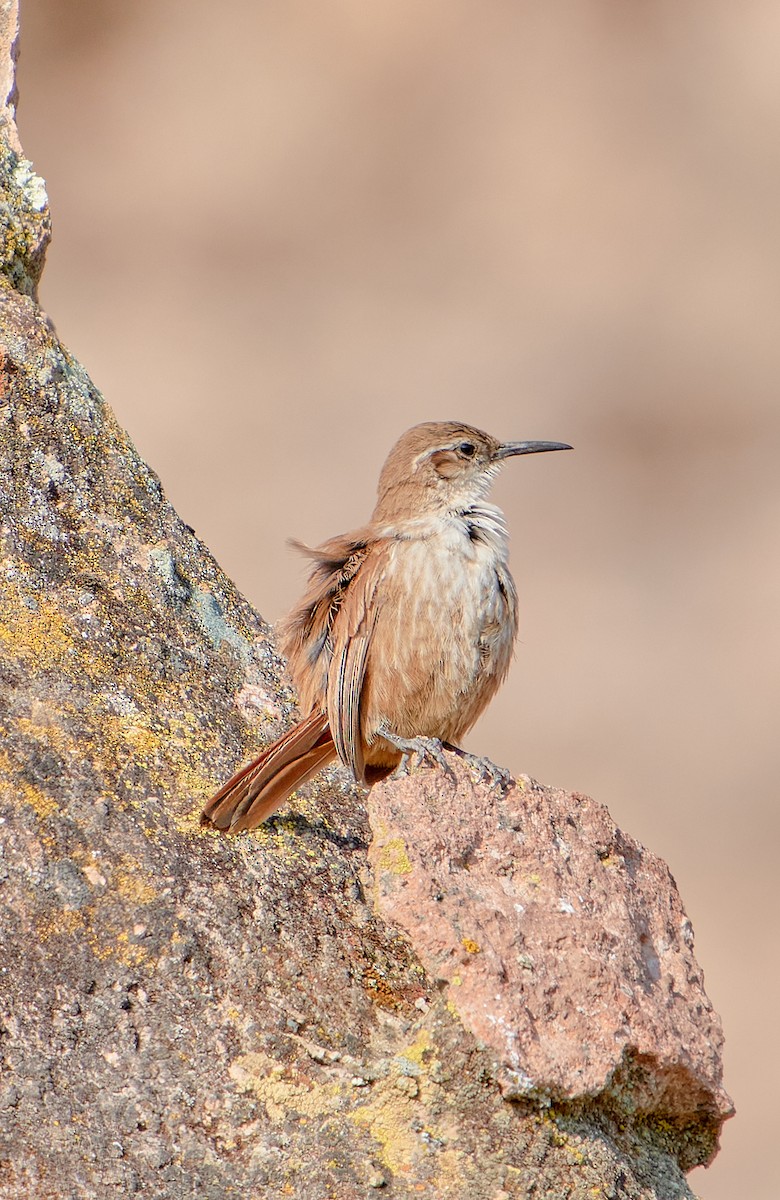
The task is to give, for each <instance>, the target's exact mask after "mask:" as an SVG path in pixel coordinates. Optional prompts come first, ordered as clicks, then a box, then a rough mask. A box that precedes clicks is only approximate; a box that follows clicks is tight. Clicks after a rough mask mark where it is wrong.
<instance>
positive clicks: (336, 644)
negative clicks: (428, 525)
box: [327, 544, 386, 782]
mask: <svg viewBox="0 0 780 1200" xmlns="http://www.w3.org/2000/svg"><path fill="white" fill-rule="evenodd" d="M385 566H386V554H385V551H384V549H383V548H381V546H379V545H376V544H375V545H374V546H373V547H372V549H371V553H370V554H368V555H367V556H366V557H365V558H364V559H363V561H362V562H361V564H360V567H359V568H358V570H357V571H356V572H355V574H354V575H353V576H352V578H351V579H350V581H349V585H348V586H347V587H346V588H345V589H344V592H343V595H342V598H341V603H340V605H339V608H338V612H337V613H336V615H335V617H334V620H333V624H332V626H331V633H330V636H331V641H332V658H331V661H330V666H329V669H328V683H327V712H328V724H329V725H330V730H331V736H332V737H333V741H334V744H335V746H336V750H337V752H338V756H339V758H340V759H341V761H342V762H343V763H344V764H345V765H346V766H348V767H349V769H350V770H351V771H352V774H353V775H354V776H355V778H356V779H357V780H360V781H361V782H362V781H364V780H365V774H364V772H365V760H364V756H363V739H362V735H361V729H360V698H361V693H362V691H363V685H364V683H365V679H366V669H367V662H368V655H369V650H370V646H371V638H372V634H373V631H374V627H375V625H376V620H377V616H378V614H379V611H380V608H381V598H380V591H381V589H380V588H379V584H380V582H381V579H382V576H383V574H384V571H385Z"/></svg>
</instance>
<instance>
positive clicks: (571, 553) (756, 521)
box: [19, 0, 780, 1200]
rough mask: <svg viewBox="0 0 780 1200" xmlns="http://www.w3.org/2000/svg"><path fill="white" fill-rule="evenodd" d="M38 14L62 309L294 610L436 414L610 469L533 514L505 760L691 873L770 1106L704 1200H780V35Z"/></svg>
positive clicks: (535, 15) (730, 20) (269, 10)
mask: <svg viewBox="0 0 780 1200" xmlns="http://www.w3.org/2000/svg"><path fill="white" fill-rule="evenodd" d="M22 9H23V11H22V59H21V68H20V80H19V81H20V92H21V103H20V110H19V123H20V129H21V136H22V142H23V145H24V147H25V150H26V153H27V154H28V155H29V156H30V157H31V158H32V159H33V161H34V163H35V166H36V168H37V170H38V171H39V172H40V173H41V174H42V175H43V176H44V177H45V178H46V180H47V183H48V189H49V196H50V200H51V205H52V212H53V216H54V225H55V236H54V242H53V245H52V247H51V249H50V252H49V258H48V266H47V269H46V273H45V276H44V280H43V285H42V290H41V298H42V302H43V304H44V307H45V308H46V309H47V310H48V311H49V313H50V314H51V316H52V318H53V319H54V321H55V322H56V324H57V327H58V330H59V332H60V335H61V336H62V338H63V339H64V341H65V342H66V343H67V344H68V346H69V347H70V349H71V350H72V351H73V352H74V353H75V354H76V356H77V357H78V358H79V359H80V360H81V361H82V362H83V363H84V364H85V366H86V367H87V369H88V370H89V371H90V373H91V375H92V377H93V379H94V380H95V381H96V383H97V385H98V386H99V387H100V388H101V389H102V390H103V392H104V394H105V395H106V397H107V399H108V400H109V402H110V403H111V404H112V405H113V406H114V408H115V410H116V412H117V413H118V415H119V418H120V420H121V421H122V422H123V424H124V425H125V426H126V427H127V429H128V430H129V431H130V433H131V435H132V437H133V438H134V440H135V441H136V443H137V445H138V447H139V448H140V450H141V452H142V453H143V454H144V456H145V457H146V458H147V459H148V461H149V462H150V463H151V465H152V466H153V467H154V468H155V469H156V470H157V471H158V472H159V474H160V476H161V477H162V480H163V483H164V485H165V487H166V489H167V491H168V494H169V496H170V497H171V499H172V500H173V502H174V504H175V506H176V507H177V509H178V511H179V513H180V514H181V516H182V517H183V518H184V520H186V521H187V522H189V523H190V524H191V525H193V526H194V527H195V528H196V530H197V532H198V533H199V535H200V536H201V537H202V538H204V540H205V541H206V542H207V543H208V544H209V545H210V546H211V548H212V549H213V551H214V553H215V554H216V556H217V558H218V559H219V560H220V562H221V563H222V565H223V566H224V567H225V568H226V570H227V571H228V573H229V574H230V575H231V576H232V577H233V578H234V579H235V580H236V581H237V583H238V584H239V586H240V587H241V588H242V589H243V591H244V592H245V593H246V595H247V596H248V597H250V599H251V600H252V601H253V602H254V603H255V604H256V606H257V607H258V608H259V609H260V611H261V612H262V613H263V614H264V615H265V616H266V617H267V618H268V619H270V620H276V619H277V618H278V617H279V616H280V615H281V614H282V613H283V612H284V611H285V610H286V609H287V607H288V606H289V605H290V604H291V603H292V602H293V600H294V599H295V598H296V596H297V594H298V593H299V590H300V588H301V585H302V581H303V574H304V568H303V564H302V563H301V562H300V561H298V559H297V558H296V557H295V555H294V554H292V552H291V551H289V549H288V548H287V547H286V545H285V541H286V538H287V537H289V536H296V537H299V538H301V539H303V540H305V541H307V542H310V543H316V542H318V541H319V540H321V539H323V538H324V537H326V536H328V535H330V534H333V533H336V532H340V531H343V530H345V529H349V528H351V527H354V526H356V525H359V524H361V523H362V522H363V521H364V520H365V519H366V518H367V517H368V515H369V513H370V511H371V508H372V505H373V500H374V488H375V484H376V479H377V475H378V471H379V468H380V466H381V464H382V461H383V459H384V457H385V455H386V453H387V451H388V449H389V448H390V446H391V444H392V443H393V441H394V440H395V438H396V437H397V436H398V435H399V434H400V433H401V432H402V431H403V430H404V429H405V428H406V427H407V426H408V425H411V424H413V423H415V422H417V421H421V420H430V419H446V418H459V419H462V420H466V421H469V422H472V423H474V424H477V425H480V426H482V427H484V428H486V429H488V430H490V432H491V433H493V434H495V435H497V436H499V437H501V438H506V439H510V438H545V439H555V440H564V441H570V442H572V443H574V446H575V451H574V453H571V454H566V455H539V456H536V457H531V458H526V459H519V460H515V461H513V462H511V463H510V464H508V465H507V467H506V468H505V470H504V473H503V477H502V479H501V480H500V483H499V485H498V487H497V488H496V495H497V499H498V502H499V503H500V504H501V505H502V506H503V507H504V508H505V510H506V512H507V514H508V518H509V523H510V527H511V532H512V539H513V540H512V545H513V570H514V573H515V576H516V578H517V581H518V587H519V590H520V595H521V604H522V623H521V640H520V644H519V646H518V654H517V660H516V663H515V667H514V669H513V672H512V676H511V679H510V682H509V684H508V685H507V686H506V687H505V689H504V690H503V692H501V693H500V694H499V697H498V698H497V699H496V700H495V701H494V703H493V705H492V707H491V709H490V712H489V715H488V716H487V717H486V718H485V719H484V720H483V721H482V722H481V724H480V725H479V726H478V727H477V728H476V729H475V731H474V732H473V734H472V736H471V738H470V746H471V748H472V749H478V750H479V751H480V752H484V753H487V754H489V755H490V756H491V757H493V758H494V759H495V760H496V761H497V762H499V763H502V764H505V765H507V766H508V767H510V768H511V769H512V770H513V771H515V772H517V771H527V772H529V773H531V774H532V775H535V776H536V777H538V778H539V779H541V780H543V781H544V782H546V783H550V784H560V785H564V786H566V787H568V788H572V789H578V790H581V791H586V792H589V793H591V794H592V795H594V796H595V797H597V798H598V799H599V800H601V801H604V802H606V804H607V805H608V806H609V808H610V810H611V812H612V814H613V816H614V818H615V820H616V821H617V822H618V824H620V825H621V826H622V827H623V828H624V829H626V830H628V831H629V832H631V833H632V834H634V835H635V836H636V837H638V838H639V839H640V840H641V841H642V842H643V843H644V844H645V845H646V846H648V847H650V848H651V849H652V850H653V851H655V852H656V853H658V854H660V855H662V856H663V857H664V858H665V859H666V860H667V861H668V862H669V864H670V866H671V868H672V871H673V873H674V875H675V877H676V879H677V882H678V884H679V887H680V890H681V892H682V895H683V899H684V901H685V903H686V906H687V909H688V912H689V914H690V916H691V918H692V920H693V924H694V927H695V930H696V934H697V954H698V958H699V961H700V962H701V964H702V966H703V968H704V971H705V975H706V980H707V988H708V992H709V994H710V996H711V998H712V1000H713V1003H714V1004H715V1006H716V1008H717V1009H718V1010H719V1012H720V1013H721V1014H722V1017H723V1022H724V1026H725V1031H726V1085H727V1087H728V1089H729V1091H730V1092H731V1093H732V1095H733V1097H734V1100H735V1102H736V1105H737V1108H738V1115H737V1117H736V1118H735V1119H734V1120H733V1121H731V1122H730V1123H729V1124H727V1126H726V1127H725V1130H724V1135H723V1143H722V1151H721V1154H720V1156H719V1157H718V1159H717V1160H716V1162H715V1164H714V1165H713V1166H712V1167H711V1168H710V1169H709V1170H708V1171H707V1172H704V1171H701V1170H700V1171H696V1172H694V1174H693V1175H692V1177H691V1183H692V1186H693V1187H694V1190H696V1191H697V1192H698V1193H699V1194H700V1195H701V1196H703V1197H704V1198H705V1200H734V1197H736V1196H740V1197H742V1196H744V1197H750V1200H770V1197H771V1198H773V1200H774V1198H776V1196H777V1194H778V1192H777V1173H776V1172H777V1169H776V1167H775V1166H773V1165H772V1161H773V1159H774V1154H773V1153H771V1154H770V1153H769V1152H768V1147H770V1146H772V1145H773V1142H774V1139H775V1137H776V1131H775V1127H776V1119H775V1104H774V1081H775V1079H776V1076H777V1072H778V1069H779V1068H780V1046H779V1044H778V1034H777V1029H778V1021H777V1013H776V1008H777V1002H776V995H777V989H778V984H780V963H779V962H778V921H777V890H778V871H777V865H776V858H777V846H778V837H779V836H780V812H779V811H778V802H777V801H778V795H777V793H778V783H777V780H778V743H780V730H779V729H778V710H779V708H780V682H779V679H780V670H779V668H780V630H779V629H778V610H779V609H780V554H778V523H779V522H780V484H779V483H778V473H779V472H778V449H779V445H778V443H779V440H780V396H779V394H778V391H779V389H778V384H779V383H780V349H779V343H780V331H779V330H778V320H779V318H780V270H779V263H780V219H779V215H778V214H779V213H780V151H779V150H778V147H780V74H779V73H778V66H777V61H778V45H780V6H778V5H777V4H775V3H772V2H770V0H765V2H760V0H747V2H746V3H742V4H739V5H737V4H734V3H731V2H729V0H706V2H705V0H687V3H685V4H680V3H679V2H678V0H646V2H645V3H642V4H617V3H615V2H614V0H611V2H606V0H577V2H571V0H568V2H567V0H562V2H561V3H559V4H555V5H551V4H539V3H529V2H526V0H514V2H513V3H511V4H509V3H506V2H505V0H427V3H425V4H419V3H416V2H414V3H413V2H412V0H392V2H391V0H376V2H375V3H372V4H366V3H364V0H332V2H331V3H329V4H326V5H323V4H319V3H316V2H315V0H284V2H281V0H276V2H270V0H269V2H257V0H223V2H222V3H221V4H220V5H219V6H218V7H217V6H215V5H214V4H212V3H207V2H206V0H157V2H156V3H155V4H145V5H140V4H132V5H131V4H127V3H124V2H122V3H120V2H119V0H111V2H109V0H79V2H78V3H63V0H23V2H22ZM770 1088H771V1091H770Z"/></svg>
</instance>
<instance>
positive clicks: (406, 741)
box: [377, 726, 455, 779]
mask: <svg viewBox="0 0 780 1200" xmlns="http://www.w3.org/2000/svg"><path fill="white" fill-rule="evenodd" d="M377 732H378V733H379V735H380V737H383V738H384V739H385V741H386V742H389V743H390V745H391V746H395V748H396V750H400V751H401V753H402V754H403V755H404V760H403V761H404V763H406V762H408V760H409V759H410V758H411V756H412V755H413V754H416V755H417V765H418V766H422V764H423V763H424V762H426V761H427V762H429V763H431V764H433V765H434V766H437V767H440V768H441V770H442V771H444V773H445V775H448V776H449V777H450V779H453V778H454V775H455V773H454V771H453V769H452V767H451V766H450V764H449V763H448V762H447V759H446V758H445V755H444V749H443V747H442V743H441V741H440V739H439V738H432V737H412V738H403V737H399V735H398V734H397V733H393V731H392V730H391V729H388V728H387V726H382V728H381V729H379V730H378V731H377ZM448 749H453V747H448Z"/></svg>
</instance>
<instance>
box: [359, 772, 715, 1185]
mask: <svg viewBox="0 0 780 1200" xmlns="http://www.w3.org/2000/svg"><path fill="white" fill-rule="evenodd" d="M455 770H456V771H457V775H456V778H457V786H451V787H450V788H449V789H447V787H446V785H445V786H442V781H441V777H440V776H439V775H438V774H436V775H434V774H433V773H432V772H431V771H421V772H417V773H416V774H415V775H413V776H411V777H406V778H402V779H398V780H393V781H391V782H389V783H386V784H383V785H380V786H378V787H375V788H374V790H373V791H372V793H371V795H370V797H369V802H368V804H369V816H370V820H371V826H372V829H373V832H374V839H373V842H372V844H371V847H370V850H369V859H370V861H371V864H372V866H373V868H374V872H375V878H376V884H375V897H376V904H377V908H378V911H379V912H380V913H381V914H382V915H384V916H385V917H386V918H387V919H388V920H392V921H395V922H396V923H397V924H399V925H400V926H401V927H402V928H403V930H404V932H405V933H406V934H407V936H408V938H409V941H410V942H411V944H412V946H413V947H414V950H415V953H416V954H417V955H418V956H419V958H420V961H421V962H422V964H423V966H424V967H425V969H426V971H427V973H428V974H429V976H430V977H431V978H432V979H433V980H434V981H436V982H437V983H440V984H441V985H442V986H443V988H444V994H445V996H446V1000H447V1004H448V1006H449V1007H450V1008H451V1010H453V1011H455V1012H457V1014H458V1017H459V1019H460V1020H461V1021H462V1022H463V1024H464V1025H465V1026H466V1028H468V1029H469V1030H470V1031H471V1032H472V1033H473V1034H474V1036H475V1037H476V1038H477V1039H478V1041H479V1042H480V1044H481V1045H483V1046H484V1047H486V1048H487V1049H489V1051H490V1052H491V1054H492V1055H493V1059H494V1063H495V1068H496V1075H497V1078H498V1080H499V1082H500V1085H501V1088H502V1092H503V1094H504V1095H505V1096H506V1097H507V1098H508V1099H520V1098H526V1097H527V1098H534V1099H537V1100H548V1101H550V1102H554V1103H562V1102H563V1103H567V1102H570V1101H572V1100H578V1099H582V1098H584V1097H591V1098H597V1097H598V1098H599V1101H600V1102H601V1103H604V1104H605V1105H607V1106H609V1107H615V1108H617V1109H620V1108H621V1107H624V1106H625V1107H626V1109H627V1113H628V1114H629V1115H631V1114H636V1113H637V1112H641V1113H642V1116H643V1119H644V1120H649V1121H656V1122H659V1123H661V1122H663V1123H665V1125H666V1126H667V1127H668V1129H669V1130H672V1129H673V1130H675V1131H677V1134H678V1135H679V1136H678V1141H679V1145H678V1147H677V1150H676V1153H677V1154H678V1157H679V1158H680V1159H681V1161H684V1162H685V1163H687V1164H688V1165H689V1166H692V1165H694V1163H696V1162H699V1161H700V1160H701V1157H702V1155H704V1156H705V1157H706V1158H709V1157H711V1155H712V1154H713V1153H714V1150H715V1147H716V1145H717V1134H718V1131H719V1129H720V1126H721V1124H722V1123H723V1121H724V1119H725V1118H726V1117H727V1116H729V1115H730V1114H731V1111H732V1106H731V1102H730V1100H729V1098H728V1096H727V1095H726V1094H725V1092H724V1091H723V1087H722V1068H721V1051H722V1046H723V1034H722V1030H721V1025H720V1021H719V1019H718V1017H717V1015H716V1014H715V1012H714V1011H713V1009H712V1005H711V1004H710V1002H709V1000H708V998H707V996H706V994H705V991H704V984H703V978H702V972H701V970H700V968H699V967H698V965H697V963H696V960H695V958H694V956H693V931H692V928H691V924H690V921H689V920H688V918H687V916H686V914H685V912H684V910H683V907H682V903H681V901H680V897H679V894H678V892H677V888H676V886H675V883H674V880H673V879H672V876H671V874H670V872H669V869H668V867H667V866H666V864H665V863H663V862H662V861H661V860H660V859H658V858H656V857H655V856H654V855H652V854H650V853H649V852H648V851H646V850H644V849H643V848H642V847H641V846H640V845H639V844H638V843H637V842H635V841H634V840H633V839H632V838H630V837H628V836H627V835H626V834H624V833H623V832H622V831H621V830H620V829H618V828H617V827H616V826H615V824H614V822H613V821H612V819H611V818H610V816H609V813H608V812H607V810H606V809H605V808H604V807H603V805H599V804H596V803H595V802H594V801H593V800H591V799H589V798H588V797H587V796H579V795H570V794H569V793H567V792H563V791H560V790H555V789H551V788H544V787H541V786H540V785H539V784H538V783H536V782H535V781H534V780H532V779H529V778H528V777H523V778H521V779H520V780H519V781H518V783H517V784H515V785H514V786H513V787H512V788H511V789H510V790H509V792H508V793H507V794H503V793H502V792H501V791H500V790H498V789H496V788H488V787H486V786H485V785H484V784H482V783H476V782H475V781H474V778H473V776H472V775H471V774H470V771H469V769H468V767H466V766H464V765H462V764H460V763H458V764H457V768H455ZM708 1130H709V1132H707V1131H708ZM692 1131H693V1132H692ZM691 1135H692V1144H689V1139H690V1138H691ZM707 1143H709V1147H710V1149H709V1151H707V1150H706V1149H705V1147H706V1145H707Z"/></svg>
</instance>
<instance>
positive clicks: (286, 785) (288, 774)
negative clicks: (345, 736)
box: [200, 712, 336, 833]
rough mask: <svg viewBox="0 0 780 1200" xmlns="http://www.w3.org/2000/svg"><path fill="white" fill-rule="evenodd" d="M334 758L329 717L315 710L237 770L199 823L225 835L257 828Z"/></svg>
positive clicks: (214, 798)
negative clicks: (221, 831)
mask: <svg viewBox="0 0 780 1200" xmlns="http://www.w3.org/2000/svg"><path fill="white" fill-rule="evenodd" d="M334 758H336V747H335V746H334V745H333V738H332V737H331V735H330V728H329V726H328V718H327V717H326V716H325V714H324V713H319V712H314V713H312V714H311V716H309V717H307V718H306V719H305V720H304V721H300V722H299V723H298V724H297V725H294V726H293V728H292V729H290V730H289V731H288V732H287V733H286V734H284V736H283V737H281V738H279V740H278V741H276V742H274V743H273V745H271V746H269V747H268V748H267V749H266V750H264V751H263V753H262V754H260V755H258V757H257V758H255V759H253V760H252V762H250V763H247V764H246V766H244V767H241V769H240V770H239V771H237V772H236V774H235V775H233V777H232V778H231V779H229V780H228V781H227V783H226V784H225V785H224V787H221V788H220V789H219V791H218V792H217V794H216V795H215V796H212V798H211V800H209V802H208V804H207V805H206V807H205V808H204V809H203V813H202V814H201V818H200V821H201V825H210V826H212V827H213V828H215V829H221V830H223V831H224V832H227V833H240V832H241V830H243V829H255V828H256V827H257V826H258V825H260V824H262V822H263V821H264V820H265V819H266V817H270V815H271V813H273V812H275V811H276V809H277V808H279V806H280V805H281V804H284V802H285V800H286V799H287V797H288V796H289V795H290V794H291V793H292V792H294V791H295V789H296V788H299V787H300V786H301V785H302V784H304V783H305V782H306V781H307V779H311V777H312V775H316V773H317V771H320V770H322V768H323V767H325V766H327V764H328V763H329V762H332V761H333V759H334Z"/></svg>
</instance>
